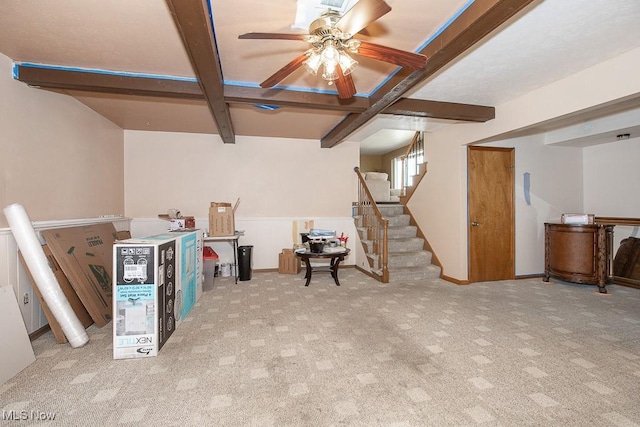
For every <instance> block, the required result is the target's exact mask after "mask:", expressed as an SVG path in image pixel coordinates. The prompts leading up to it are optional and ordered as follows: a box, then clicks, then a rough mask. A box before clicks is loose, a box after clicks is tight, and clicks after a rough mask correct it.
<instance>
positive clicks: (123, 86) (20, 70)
mask: <svg viewBox="0 0 640 427" xmlns="http://www.w3.org/2000/svg"><path fill="white" fill-rule="evenodd" d="M14 77H15V78H16V79H17V80H19V81H21V82H23V83H26V84H28V85H29V86H34V87H38V88H43V89H65V90H77V91H82V92H99V93H114V94H119V95H136V96H156V97H163V98H181V99H204V96H203V95H202V90H201V89H200V86H199V85H198V83H197V82H195V81H188V80H178V79H168V78H156V77H153V78H149V77H144V76H135V75H122V74H114V73H106V72H97V71H87V70H77V69H63V68H55V67H48V66H40V65H32V64H15V65H14Z"/></svg>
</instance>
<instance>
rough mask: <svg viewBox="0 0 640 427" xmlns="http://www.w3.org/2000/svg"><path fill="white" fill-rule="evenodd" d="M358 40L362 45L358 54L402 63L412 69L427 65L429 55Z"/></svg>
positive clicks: (398, 63) (397, 63) (393, 62)
mask: <svg viewBox="0 0 640 427" xmlns="http://www.w3.org/2000/svg"><path fill="white" fill-rule="evenodd" d="M358 41H359V42H360V47H358V52H357V53H358V55H362V56H366V57H367V58H372V59H377V60H378V61H384V62H389V63H391V64H396V65H401V66H403V67H407V68H410V69H412V70H419V69H421V68H422V67H424V66H425V65H427V57H426V56H424V55H421V54H419V53H413V52H407V51H406V50H400V49H394V48H392V47H387V46H382V45H379V44H375V43H369V42H365V41H362V40H358Z"/></svg>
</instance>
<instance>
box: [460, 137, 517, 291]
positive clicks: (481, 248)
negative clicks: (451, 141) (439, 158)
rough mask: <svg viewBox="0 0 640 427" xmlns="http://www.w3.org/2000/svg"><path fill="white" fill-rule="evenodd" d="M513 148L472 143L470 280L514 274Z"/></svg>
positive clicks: (506, 276) (469, 151)
mask: <svg viewBox="0 0 640 427" xmlns="http://www.w3.org/2000/svg"><path fill="white" fill-rule="evenodd" d="M514 154H515V150H514V149H513V148H496V147H469V149H468V151H467V168H468V187H467V191H468V202H469V219H468V221H469V224H468V226H469V280H470V281H471V282H486V281H494V280H505V279H513V278H514V277H515V212H514V210H515V206H514V185H515V183H514Z"/></svg>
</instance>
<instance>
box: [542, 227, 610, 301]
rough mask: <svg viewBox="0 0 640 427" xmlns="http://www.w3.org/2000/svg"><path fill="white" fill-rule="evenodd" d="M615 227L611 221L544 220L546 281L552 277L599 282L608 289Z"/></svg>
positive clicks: (590, 282) (595, 283) (605, 290)
mask: <svg viewBox="0 0 640 427" xmlns="http://www.w3.org/2000/svg"><path fill="white" fill-rule="evenodd" d="M613 227H614V225H610V224H585V225H577V224H553V223H545V224H544V230H545V254H544V265H545V266H544V279H543V280H544V281H545V282H548V281H549V278H550V277H555V278H557V279H560V280H564V281H567V282H573V283H585V284H591V285H597V286H598V291H599V292H601V293H606V292H607V289H606V287H605V285H606V284H608V283H611V282H612V281H613V275H612V271H611V263H612V255H611V253H612V245H613Z"/></svg>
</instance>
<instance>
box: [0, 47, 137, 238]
mask: <svg viewBox="0 0 640 427" xmlns="http://www.w3.org/2000/svg"><path fill="white" fill-rule="evenodd" d="M0 94H1V95H0V135H1V137H0V206H2V207H4V206H7V205H9V204H12V203H20V204H22V205H23V206H24V207H25V209H26V210H27V212H28V214H29V216H30V217H31V219H32V220H34V221H43V220H56V219H69V218H88V217H96V216H99V215H118V214H120V215H121V214H122V213H123V212H124V177H123V171H124V151H123V131H122V129H120V128H119V127H118V126H116V125H115V124H113V123H112V122H110V121H108V120H107V119H105V118H104V117H102V116H100V115H98V114H96V113H95V112H93V111H92V110H91V109H89V108H88V107H86V106H85V105H83V104H82V103H80V102H78V101H76V100H75V99H74V98H71V97H70V96H67V95H62V94H58V93H54V92H50V91H46V90H40V89H35V88H30V87H28V86H27V85H25V84H24V83H21V82H19V81H17V80H14V79H13V77H12V62H11V60H10V59H9V58H7V57H6V56H3V55H0ZM7 225H8V223H7V221H6V218H5V217H4V215H0V227H6V226H7Z"/></svg>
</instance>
